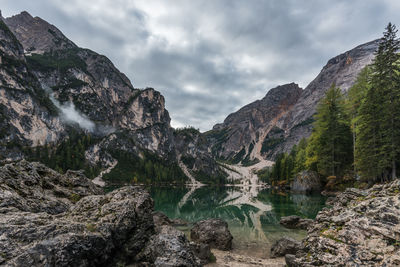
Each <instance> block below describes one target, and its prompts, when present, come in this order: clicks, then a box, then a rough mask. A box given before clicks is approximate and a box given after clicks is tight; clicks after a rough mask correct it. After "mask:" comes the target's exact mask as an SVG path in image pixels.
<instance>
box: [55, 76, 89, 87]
mask: <svg viewBox="0 0 400 267" xmlns="http://www.w3.org/2000/svg"><path fill="white" fill-rule="evenodd" d="M86 85H88V83H87V82H84V81H82V80H79V79H76V78H75V77H74V78H71V79H69V80H68V83H66V84H63V85H56V86H53V87H52V89H53V90H58V89H68V88H79V87H82V86H86Z"/></svg>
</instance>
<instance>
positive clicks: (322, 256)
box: [287, 180, 400, 266]
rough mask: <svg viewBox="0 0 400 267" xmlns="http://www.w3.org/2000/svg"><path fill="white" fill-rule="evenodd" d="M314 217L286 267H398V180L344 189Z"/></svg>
mask: <svg viewBox="0 0 400 267" xmlns="http://www.w3.org/2000/svg"><path fill="white" fill-rule="evenodd" d="M331 204H332V205H333V207H331V208H324V209H323V210H322V211H320V212H319V213H318V215H317V217H316V220H315V223H314V224H313V226H312V227H311V228H310V229H309V231H308V235H307V237H306V239H305V240H304V241H303V244H304V247H305V248H304V253H303V254H302V255H299V256H298V257H297V258H295V259H293V257H289V258H288V260H289V261H290V262H287V264H288V265H289V266H399V265H400V245H399V244H400V209H399V207H400V180H396V181H393V182H391V183H389V184H385V185H375V186H374V187H372V188H371V189H368V190H359V189H347V190H346V191H345V192H343V193H341V194H339V195H338V196H337V197H336V199H335V201H332V202H331Z"/></svg>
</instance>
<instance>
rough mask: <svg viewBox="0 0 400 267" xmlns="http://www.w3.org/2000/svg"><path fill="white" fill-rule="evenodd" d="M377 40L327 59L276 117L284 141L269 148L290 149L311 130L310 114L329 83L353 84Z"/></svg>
mask: <svg viewBox="0 0 400 267" xmlns="http://www.w3.org/2000/svg"><path fill="white" fill-rule="evenodd" d="M378 44H379V40H375V41H372V42H368V43H365V44H362V45H360V46H357V47H355V48H354V49H352V50H350V51H347V52H345V53H343V54H340V55H338V56H336V57H334V58H332V59H330V60H329V61H328V63H327V64H326V65H325V66H324V67H323V69H322V70H321V72H320V73H319V74H318V76H317V77H316V78H315V79H314V80H313V81H312V82H311V83H310V84H309V85H308V86H307V87H306V88H305V90H304V91H303V93H302V94H301V97H300V98H299V100H298V101H297V103H296V105H295V106H294V107H293V108H292V109H291V110H290V111H289V112H288V113H287V114H286V115H285V116H282V117H281V118H280V119H279V121H278V124H277V125H278V127H280V128H281V129H283V130H284V131H285V134H284V141H283V142H282V143H281V144H279V145H278V146H277V147H276V148H274V149H272V150H271V151H270V152H269V155H270V156H273V155H276V153H278V152H282V151H286V152H288V151H290V150H291V148H292V147H293V145H294V144H296V143H298V142H299V141H300V140H301V138H303V137H308V136H310V134H311V130H312V122H313V118H312V117H313V115H314V113H315V110H316V107H317V105H318V103H319V101H320V100H321V99H322V97H323V96H324V94H325V92H326V91H327V90H328V89H329V87H330V86H331V85H332V84H335V85H336V86H338V87H339V88H340V89H341V90H342V92H344V93H346V92H347V91H348V89H349V88H350V87H351V86H352V85H353V84H354V82H355V80H356V78H357V75H358V73H359V72H360V71H361V70H362V69H363V68H364V67H365V66H366V65H368V64H370V63H372V60H373V59H374V52H375V51H376V50H377V48H378Z"/></svg>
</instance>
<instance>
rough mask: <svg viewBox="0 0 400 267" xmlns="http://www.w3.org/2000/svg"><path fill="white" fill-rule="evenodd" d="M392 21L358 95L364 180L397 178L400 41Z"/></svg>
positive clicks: (362, 78) (357, 127)
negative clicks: (399, 52)
mask: <svg viewBox="0 0 400 267" xmlns="http://www.w3.org/2000/svg"><path fill="white" fill-rule="evenodd" d="M396 33H397V30H396V27H395V26H394V25H392V24H391V23H389V25H388V26H387V27H386V31H385V33H384V36H383V38H382V39H381V43H380V45H379V48H378V51H377V53H376V57H375V60H374V62H373V64H372V66H371V70H370V71H368V72H367V73H364V74H363V75H364V76H360V77H359V80H358V81H357V84H356V87H354V94H355V95H356V96H360V97H359V98H360V99H361V101H359V103H360V105H359V106H355V107H354V108H353V109H352V112H353V114H355V119H354V122H355V134H356V142H355V143H356V145H355V152H356V157H355V164H356V167H357V169H358V170H359V173H360V174H361V177H362V178H363V180H364V181H371V182H374V181H376V180H377V179H381V180H385V179H386V180H387V179H390V178H392V179H393V178H395V177H396V175H397V174H396V169H397V165H398V161H399V156H400V74H399V73H400V68H399V65H400V55H399V54H398V53H397V51H398V50H399V48H400V42H399V40H398V39H397V37H396Z"/></svg>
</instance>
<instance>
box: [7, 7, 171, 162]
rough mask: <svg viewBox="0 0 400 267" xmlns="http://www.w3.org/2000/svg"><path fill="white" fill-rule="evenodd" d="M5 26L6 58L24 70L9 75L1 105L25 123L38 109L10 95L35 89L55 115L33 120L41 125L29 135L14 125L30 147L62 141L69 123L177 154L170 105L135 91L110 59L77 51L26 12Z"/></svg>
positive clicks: (154, 95)
mask: <svg viewBox="0 0 400 267" xmlns="http://www.w3.org/2000/svg"><path fill="white" fill-rule="evenodd" d="M3 20H4V22H5V23H6V24H7V26H8V28H9V29H10V30H11V31H9V30H6V28H7V27H3V28H4V29H5V30H3V33H2V37H3V38H2V39H3V42H4V43H5V42H7V44H8V46H6V47H4V48H3V51H7V52H3V53H9V54H10V56H12V57H13V58H14V62H12V63H19V65H18V67H19V69H18V70H16V69H15V68H16V66H15V64H14V65H12V66H11V67H10V68H11V69H10V71H13V70H15V71H13V72H12V73H9V72H8V73H4V74H6V75H3V80H5V81H6V80H7V79H9V81H8V83H7V84H6V85H9V87H10V89H9V90H7V91H6V90H5V89H2V91H1V92H2V98H1V101H3V102H6V104H7V106H6V107H7V108H8V109H10V108H12V109H14V111H15V112H14V113H15V118H17V120H16V121H19V122H21V121H23V119H22V117H24V116H26V117H29V116H30V115H29V114H30V113H33V112H31V111H28V110H26V107H27V106H29V105H30V106H32V105H34V104H32V103H31V102H32V100H30V99H27V100H24V99H22V98H21V97H20V98H19V99H17V101H13V100H12V99H13V98H12V96H11V93H10V91H12V90H13V91H15V89H21V90H23V91H26V90H29V89H30V88H29V86H31V87H34V88H33V89H32V90H31V91H34V89H37V90H40V92H41V94H42V98H43V99H44V100H45V101H46V102H47V104H48V105H49V108H48V109H50V111H52V112H49V114H45V116H44V115H41V114H39V115H40V119H35V118H30V119H32V120H35V121H37V123H36V124H38V125H37V127H34V129H32V130H30V131H27V130H25V129H24V126H25V125H24V126H20V125H15V127H16V128H18V129H17V130H18V131H17V132H18V133H19V134H21V135H23V136H24V138H25V139H26V140H27V141H30V145H37V144H44V143H48V142H55V141H57V140H58V138H59V137H60V133H62V132H63V131H64V130H65V129H64V127H63V123H67V124H73V125H77V126H80V128H82V129H83V130H85V131H89V132H92V133H95V134H99V135H108V134H110V133H112V132H114V131H126V132H128V133H129V134H131V135H134V136H137V137H138V138H137V139H138V140H140V142H139V144H140V145H142V147H143V148H145V149H148V150H151V151H153V152H155V153H159V154H161V155H166V154H168V153H171V152H174V150H173V148H172V147H171V145H170V144H166V143H168V142H167V140H168V139H171V138H170V137H171V136H172V130H171V129H170V126H169V122H170V118H169V114H168V111H167V110H166V109H165V100H164V98H163V96H161V94H160V93H159V92H157V91H155V90H154V89H145V90H139V89H135V88H133V86H132V84H131V83H130V81H129V79H128V78H127V77H126V76H125V75H124V74H123V73H121V72H119V71H118V70H117V69H116V68H115V66H114V65H113V64H112V63H111V61H110V60H108V59H107V58H106V57H105V56H102V55H99V54H97V53H95V52H93V51H91V50H88V49H82V48H79V47H77V46H76V45H75V44H74V43H72V42H71V41H70V40H68V39H67V38H66V37H65V36H64V35H63V34H62V33H61V32H60V31H59V30H58V29H57V28H56V27H54V26H53V25H50V24H49V23H47V22H46V21H44V20H42V19H40V18H38V17H35V18H33V17H32V16H31V15H29V14H28V13H27V12H22V13H21V14H19V15H16V16H13V17H11V18H6V19H3ZM4 26H5V25H4ZM11 32H12V33H13V34H14V35H13V34H12V33H11ZM7 34H8V35H7ZM21 44H22V46H21ZM24 51H25V54H24ZM5 60H6V59H5ZM5 60H3V64H2V67H5V64H4V63H6V62H5ZM4 72H6V70H4ZM21 75H25V76H24V77H21ZM13 79H19V80H20V82H18V81H13ZM21 83H22V84H21ZM3 85H4V84H3ZM36 95H37V93H36V94H35V92H34V96H36ZM42 106H43V105H42ZM7 108H4V109H7ZM32 109H33V107H32ZM5 117H6V118H10V116H7V115H6V116H5ZM43 117H49V118H48V121H49V122H50V123H51V122H52V123H53V124H55V126H54V127H52V128H51V129H49V130H47V131H46V128H48V127H40V126H43V124H44V123H45V122H43ZM49 122H47V121H46V123H47V124H49ZM11 123H12V120H11ZM15 124H17V123H15ZM30 124H33V123H30ZM153 126H154V129H153V128H152V127H153ZM26 127H27V126H26ZM43 128H44V129H43ZM55 128H56V129H55ZM55 130H56V131H55ZM32 131H34V132H35V134H32ZM37 131H41V132H45V133H41V134H39V133H37Z"/></svg>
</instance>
